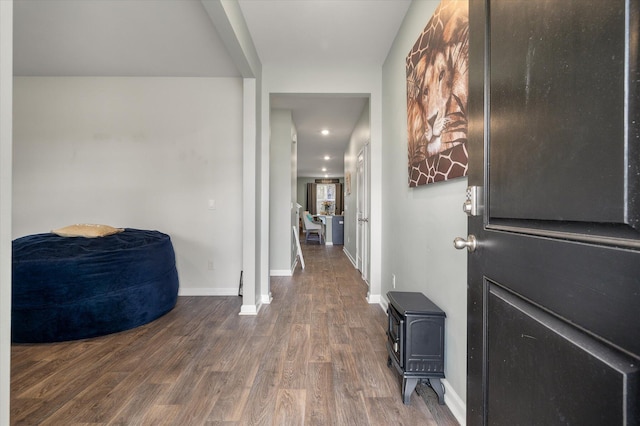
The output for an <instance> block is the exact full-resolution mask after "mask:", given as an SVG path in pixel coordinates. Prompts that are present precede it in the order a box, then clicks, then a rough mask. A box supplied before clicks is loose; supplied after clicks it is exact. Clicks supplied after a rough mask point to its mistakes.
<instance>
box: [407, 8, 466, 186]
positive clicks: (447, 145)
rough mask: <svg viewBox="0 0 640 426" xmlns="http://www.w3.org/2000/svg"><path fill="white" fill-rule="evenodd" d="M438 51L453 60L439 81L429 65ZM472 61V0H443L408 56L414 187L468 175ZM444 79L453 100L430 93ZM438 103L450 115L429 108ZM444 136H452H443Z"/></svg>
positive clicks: (411, 182) (411, 181)
mask: <svg viewBox="0 0 640 426" xmlns="http://www.w3.org/2000/svg"><path fill="white" fill-rule="evenodd" d="M439 53H442V54H444V55H448V56H447V58H446V63H447V64H449V65H450V66H449V68H447V69H446V73H441V74H440V75H439V78H440V80H438V77H437V76H436V77H433V76H434V75H435V74H434V71H431V73H430V71H429V67H431V70H434V69H436V66H435V65H432V64H434V63H435V59H434V58H436V56H437V55H438V54H439ZM440 56H443V55H440ZM467 61H468V1H466V0H442V2H441V3H440V5H439V6H438V7H437V9H436V11H435V12H434V14H433V16H432V17H431V19H430V20H429V22H428V23H427V25H426V27H425V28H424V30H423V31H422V33H421V34H420V36H419V37H418V39H417V40H416V42H415V44H414V46H413V48H412V49H411V51H410V52H409V54H408V55H407V57H406V72H407V74H406V75H407V133H408V160H409V161H408V175H409V176H408V177H409V186H410V187H415V186H419V185H425V184H428V183H433V182H438V181H444V180H448V179H452V178H456V177H461V176H466V175H467V171H468V158H469V156H468V152H467V146H466V145H467V137H466V136H467V119H466V109H467V105H466V101H467V93H468V80H467V70H468V65H467ZM451 64H453V65H451ZM438 71H439V69H438ZM443 74H446V77H445V78H443ZM429 76H431V80H429V78H430V77H429ZM439 81H442V82H443V83H445V82H446V83H448V84H449V86H445V87H446V88H447V89H449V93H448V94H446V96H447V98H448V99H444V96H441V97H440V98H439V99H440V100H438V98H433V99H430V98H429V97H433V96H437V95H436V94H435V93H434V92H435V90H433V89H431V93H430V88H431V87H432V86H431V85H432V84H438V82H439ZM432 82H435V83H432ZM441 87H442V86H441ZM461 89H462V91H463V93H462V95H461ZM434 99H435V101H434ZM442 99H444V101H442ZM437 102H439V103H440V105H443V104H444V103H446V115H445V117H443V115H444V114H443V111H444V109H443V108H442V107H441V108H440V110H434V109H433V108H431V107H430V105H431V104H434V103H437ZM433 111H435V112H433ZM436 118H440V120H441V122H442V121H445V122H446V124H444V125H443V126H444V127H441V128H438V127H437V126H436V125H435V124H434V123H436V122H437V120H436ZM443 119H444V120H443ZM447 125H448V126H449V127H448V128H447V127H446V126H447ZM438 129H440V130H438ZM446 132H449V133H446ZM445 137H447V138H448V140H446V141H444V139H445ZM441 138H442V139H443V141H442V142H441V141H440V139H441ZM431 142H433V143H431ZM434 147H435V148H434Z"/></svg>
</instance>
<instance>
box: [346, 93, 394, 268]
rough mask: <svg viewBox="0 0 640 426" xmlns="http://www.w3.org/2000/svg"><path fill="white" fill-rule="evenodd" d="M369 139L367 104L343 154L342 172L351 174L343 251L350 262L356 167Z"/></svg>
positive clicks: (353, 242)
mask: <svg viewBox="0 0 640 426" xmlns="http://www.w3.org/2000/svg"><path fill="white" fill-rule="evenodd" d="M383 121H384V120H383ZM370 139H371V131H370V125H369V102H367V103H366V105H365V106H364V108H363V109H362V114H361V115H360V119H359V120H358V122H357V123H356V126H355V128H354V129H353V132H352V133H351V137H350V138H349V144H348V145H347V149H346V150H345V153H344V172H345V174H346V173H347V172H350V173H351V194H349V195H347V194H346V193H345V196H344V251H345V253H346V254H347V256H349V258H350V259H351V261H352V262H355V258H356V229H357V227H358V222H357V217H356V213H357V211H356V209H357V200H358V188H357V187H358V185H357V183H356V181H357V174H356V166H357V163H358V154H359V153H360V151H361V150H362V148H363V147H364V146H365V145H366V144H367V143H368V142H369V140H370ZM345 190H346V188H345Z"/></svg>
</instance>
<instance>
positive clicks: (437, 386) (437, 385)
mask: <svg viewBox="0 0 640 426" xmlns="http://www.w3.org/2000/svg"><path fill="white" fill-rule="evenodd" d="M427 380H429V386H431V388H432V389H433V390H434V392H435V393H436V395H438V404H440V405H444V386H442V382H441V381H440V379H427Z"/></svg>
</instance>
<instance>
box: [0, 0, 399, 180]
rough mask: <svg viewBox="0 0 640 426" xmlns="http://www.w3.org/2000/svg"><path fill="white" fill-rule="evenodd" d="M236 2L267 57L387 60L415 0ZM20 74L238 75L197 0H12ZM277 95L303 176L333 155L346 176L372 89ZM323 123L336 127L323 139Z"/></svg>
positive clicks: (335, 172) (336, 172)
mask: <svg viewBox="0 0 640 426" xmlns="http://www.w3.org/2000/svg"><path fill="white" fill-rule="evenodd" d="M0 1H2V0H0ZM238 2H239V5H240V8H241V10H242V13H243V15H244V17H245V20H246V22H247V25H248V28H249V32H250V33H251V36H252V38H253V41H254V44H255V46H256V50H257V52H258V55H259V57H260V60H261V62H262V63H263V64H270V63H278V64H305V65H311V66H313V65H315V64H322V65H323V66H329V67H330V66H332V65H339V66H350V65H356V64H357V65H366V66H374V67H380V66H382V64H383V62H384V60H385V57H386V55H387V52H388V51H389V48H390V46H391V43H392V42H393V39H394V37H395V34H396V33H397V31H398V28H399V27H400V24H401V22H402V20H403V19H404V15H405V14H406V12H407V9H408V7H409V4H410V2H411V0H238ZM14 74H15V75H17V76H182V77H196V76H200V77H239V76H240V73H239V72H238V70H237V69H236V67H235V65H234V63H233V61H232V58H231V56H230V55H229V53H228V52H227V50H226V48H225V46H224V44H223V42H222V41H221V39H220V37H219V35H218V33H217V31H216V29H215V28H214V25H213V23H212V21H211V19H210V17H209V15H208V14H207V12H206V10H205V8H204V6H203V5H202V3H201V2H200V1H199V0H14ZM272 102H273V106H274V107H278V108H286V109H291V110H292V113H293V118H294V122H295V124H296V127H297V130H298V155H299V158H298V166H299V172H298V174H299V176H318V175H321V176H322V175H324V173H323V172H321V168H322V167H325V166H327V164H329V165H328V168H329V170H328V172H327V174H328V175H329V176H330V177H336V176H342V170H343V163H342V157H343V153H344V149H345V147H346V145H347V143H348V139H349V135H350V134H351V131H352V130H353V128H354V126H355V124H356V122H357V120H358V118H359V117H360V114H361V112H362V108H363V107H364V105H365V102H366V98H365V97H363V96H362V95H354V96H344V95H341V96H309V95H305V96H302V95H300V96H296V95H273V96H272ZM322 127H328V128H329V129H332V134H331V135H330V136H329V137H328V138H322V139H321V140H319V134H318V132H319V130H320V128H322ZM325 153H326V154H327V155H330V156H331V158H332V159H333V160H332V161H330V162H329V163H327V162H326V161H325V160H323V157H324V155H325Z"/></svg>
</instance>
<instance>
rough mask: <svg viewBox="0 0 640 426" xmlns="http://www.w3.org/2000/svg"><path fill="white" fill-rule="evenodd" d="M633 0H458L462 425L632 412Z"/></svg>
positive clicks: (635, 253) (601, 419)
mask: <svg viewBox="0 0 640 426" xmlns="http://www.w3.org/2000/svg"><path fill="white" fill-rule="evenodd" d="M638 10H639V1H637V0H627V1H625V0H606V1H605V0H580V1H578V0H565V1H549V0H521V1H516V0H471V2H470V13H469V17H470V53H469V66H470V74H469V76H470V77H469V78H470V94H469V118H470V120H469V149H470V161H471V163H470V168H469V184H470V185H473V186H481V187H482V188H483V191H484V197H483V198H484V206H483V208H482V210H481V213H480V214H479V215H478V216H472V217H470V218H469V233H470V234H473V235H475V237H476V238H477V241H478V246H477V249H476V250H475V251H473V252H471V253H469V254H468V260H469V262H468V265H469V288H468V305H469V306H468V308H469V320H468V321H469V322H468V388H467V420H468V421H467V423H468V424H470V425H481V424H488V425H529V424H530V425H554V424H572V425H605V424H606V425H619V424H629V425H637V424H639V423H640V416H639V404H640V402H639V400H640V393H639V373H638V371H639V369H638V366H639V365H640V232H639V230H640V178H639V176H640V124H639V123H640V114H639V111H640V110H639V109H638V103H639V101H640V90H639V81H640V73H639V68H638V50H639V47H638V43H639V42H640V40H639V38H640V32H639V28H638V27H639V23H640V18H639V14H638Z"/></svg>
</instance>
